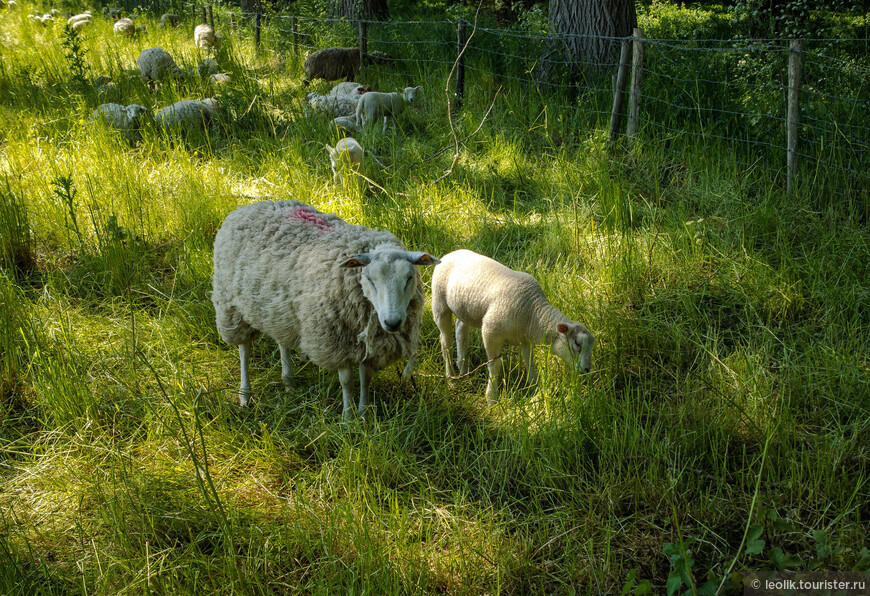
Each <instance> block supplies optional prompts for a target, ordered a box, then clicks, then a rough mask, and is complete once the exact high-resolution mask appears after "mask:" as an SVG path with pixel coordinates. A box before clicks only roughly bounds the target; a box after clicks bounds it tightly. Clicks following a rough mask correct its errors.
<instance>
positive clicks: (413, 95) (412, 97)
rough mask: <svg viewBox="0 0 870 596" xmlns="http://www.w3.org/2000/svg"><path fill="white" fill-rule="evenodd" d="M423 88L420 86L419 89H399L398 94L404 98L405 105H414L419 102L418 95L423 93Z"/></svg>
mask: <svg viewBox="0 0 870 596" xmlns="http://www.w3.org/2000/svg"><path fill="white" fill-rule="evenodd" d="M422 91H423V88H422V87H420V86H417V87H405V88H404V89H399V90H398V93H399V95H401V96H402V97H404V98H405V103H414V102H415V101H417V94H418V93H420V92H422Z"/></svg>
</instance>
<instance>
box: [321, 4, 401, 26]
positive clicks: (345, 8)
mask: <svg viewBox="0 0 870 596" xmlns="http://www.w3.org/2000/svg"><path fill="white" fill-rule="evenodd" d="M329 16H330V17H331V18H333V19H348V20H350V21H386V20H387V19H389V18H390V10H389V8H388V7H387V0H329Z"/></svg>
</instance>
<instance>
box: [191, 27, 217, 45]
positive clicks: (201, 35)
mask: <svg viewBox="0 0 870 596" xmlns="http://www.w3.org/2000/svg"><path fill="white" fill-rule="evenodd" d="M221 39H222V38H221V34H220V33H216V32H215V30H214V28H213V27H212V26H211V25H206V24H205V23H203V24H202V25H197V26H196V27H195V28H194V30H193V41H194V43H195V44H196V47H198V48H202V49H203V50H213V49H215V48H216V47H217V45H218V43H220V41H221Z"/></svg>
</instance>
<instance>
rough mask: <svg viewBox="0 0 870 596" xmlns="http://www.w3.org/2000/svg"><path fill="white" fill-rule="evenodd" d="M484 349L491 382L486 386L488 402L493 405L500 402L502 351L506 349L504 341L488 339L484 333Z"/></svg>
mask: <svg viewBox="0 0 870 596" xmlns="http://www.w3.org/2000/svg"><path fill="white" fill-rule="evenodd" d="M483 347H484V348H486V358H487V360H490V363H489V364H487V368H488V369H489V382H488V383H487V384H486V401H487V402H489V403H491V404H493V403H495V402H496V401H497V400H498V392H499V389H500V388H501V377H502V358H501V351H502V348H504V340H498V339H493V338H489V337H487V335H486V333H485V332H484V335H483Z"/></svg>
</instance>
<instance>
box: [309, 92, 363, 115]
mask: <svg viewBox="0 0 870 596" xmlns="http://www.w3.org/2000/svg"><path fill="white" fill-rule="evenodd" d="M359 98H360V96H359V95H320V94H319V93H309V94H308V96H307V97H306V99H307V100H308V105H309V106H311V108H313V109H314V110H315V111H317V112H327V113H329V114H331V115H332V117H334V118H335V117H338V116H353V115H354V114H355V113H356V109H357V104H358V103H359Z"/></svg>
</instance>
